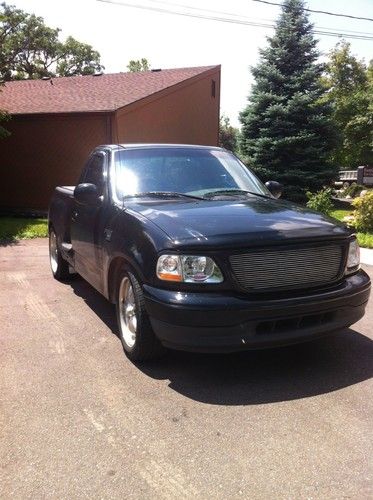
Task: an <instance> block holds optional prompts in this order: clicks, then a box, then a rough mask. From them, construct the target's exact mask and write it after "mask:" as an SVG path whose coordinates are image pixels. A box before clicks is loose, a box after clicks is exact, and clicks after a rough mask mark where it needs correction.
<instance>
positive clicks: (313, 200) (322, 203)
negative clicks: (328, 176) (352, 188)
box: [307, 188, 334, 215]
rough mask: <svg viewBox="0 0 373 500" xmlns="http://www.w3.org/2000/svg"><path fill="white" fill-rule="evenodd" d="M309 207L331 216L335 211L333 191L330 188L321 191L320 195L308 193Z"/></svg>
mask: <svg viewBox="0 0 373 500" xmlns="http://www.w3.org/2000/svg"><path fill="white" fill-rule="evenodd" d="M307 197H308V201H307V207H308V208H312V210H317V211H318V212H321V213H323V214H325V215H330V213H331V211H332V210H333V208H334V206H333V200H332V190H331V189H330V188H327V189H321V191H319V192H318V193H314V194H312V193H309V192H308V193H307Z"/></svg>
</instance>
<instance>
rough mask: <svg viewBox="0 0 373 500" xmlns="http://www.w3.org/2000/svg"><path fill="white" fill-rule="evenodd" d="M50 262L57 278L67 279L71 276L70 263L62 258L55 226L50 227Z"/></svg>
mask: <svg viewBox="0 0 373 500" xmlns="http://www.w3.org/2000/svg"><path fill="white" fill-rule="evenodd" d="M49 262H50V265H51V270H52V274H53V277H54V278H55V279H56V280H58V281H65V280H68V279H69V278H70V272H69V264H68V263H67V262H66V260H64V259H63V258H62V255H61V251H60V249H59V248H58V242H57V236H56V233H55V231H54V229H53V227H51V228H50V229H49Z"/></svg>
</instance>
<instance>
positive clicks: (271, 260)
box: [229, 245, 343, 290]
mask: <svg viewBox="0 0 373 500" xmlns="http://www.w3.org/2000/svg"><path fill="white" fill-rule="evenodd" d="M342 257H343V249H342V246H340V245H328V246H322V247H317V248H298V249H291V250H283V249H278V250H261V251H256V252H250V253H244V254H239V255H232V256H231V257H230V259H229V260H230V263H231V266H232V270H233V273H234V275H235V277H236V279H237V281H238V283H239V284H240V285H241V286H242V287H243V288H245V289H246V290H264V289H267V290H273V289H275V288H283V287H302V286H314V285H324V284H327V283H330V282H332V281H334V280H335V279H337V278H338V276H339V272H340V269H341V262H342Z"/></svg>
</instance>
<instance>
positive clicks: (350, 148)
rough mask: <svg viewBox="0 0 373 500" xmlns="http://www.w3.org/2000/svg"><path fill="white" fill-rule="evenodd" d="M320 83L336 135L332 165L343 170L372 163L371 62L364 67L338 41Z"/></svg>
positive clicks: (372, 101)
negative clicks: (328, 103) (331, 112)
mask: <svg viewBox="0 0 373 500" xmlns="http://www.w3.org/2000/svg"><path fill="white" fill-rule="evenodd" d="M324 83H325V85H326V88H327V90H328V93H327V94H326V100H327V101H329V102H330V103H331V104H332V106H333V118H334V121H335V124H336V126H337V129H338V132H339V141H338V144H337V147H336V148H335V149H334V151H333V155H332V160H333V163H334V164H335V165H337V166H339V167H344V168H356V167H358V166H359V165H366V164H373V63H372V62H371V64H370V67H369V68H367V67H366V66H365V65H364V63H363V62H362V61H359V60H358V59H357V58H356V57H355V56H354V55H352V54H351V50H350V44H349V43H347V42H346V41H342V42H340V43H338V44H337V46H336V47H335V49H334V50H333V51H332V52H331V54H330V60H329V63H328V65H327V72H326V75H325V78H324Z"/></svg>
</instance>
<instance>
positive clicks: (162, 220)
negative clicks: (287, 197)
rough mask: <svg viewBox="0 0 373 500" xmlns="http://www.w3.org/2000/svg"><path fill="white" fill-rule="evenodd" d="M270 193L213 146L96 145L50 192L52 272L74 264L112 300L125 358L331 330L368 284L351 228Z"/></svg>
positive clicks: (288, 340) (273, 342)
mask: <svg viewBox="0 0 373 500" xmlns="http://www.w3.org/2000/svg"><path fill="white" fill-rule="evenodd" d="M280 194H281V186H280V185H279V184H278V183H277V182H275V181H270V182H267V183H266V185H264V184H262V183H261V182H260V181H259V180H258V179H257V178H256V177H255V175H254V174H253V173H252V172H251V171H250V170H249V169H247V168H246V167H245V166H244V165H243V164H242V163H241V162H240V160H239V159H238V158H236V157H235V156H234V155H233V154H232V153H230V152H228V151H226V150H224V149H221V148H217V147H207V146H189V145H166V144H134V145H130V144H128V145H126V144H124V145H105V146H100V147H98V148H96V149H95V150H94V151H93V152H92V153H91V155H90V156H89V158H88V160H87V163H86V165H85V167H84V169H83V171H82V174H81V178H80V182H79V184H78V185H77V186H74V187H72V186H70V187H69V186H64V187H57V188H56V190H55V192H54V194H53V197H52V200H51V203H50V208H49V249H50V263H51V269H52V273H53V275H54V277H55V278H56V279H58V280H62V281H65V280H68V279H69V278H70V276H71V271H72V270H74V271H75V272H76V273H78V274H79V275H81V276H82V277H83V278H84V279H85V280H87V281H88V282H89V283H90V284H91V285H92V286H93V287H94V288H95V289H96V290H98V291H99V292H100V293H101V294H103V295H104V296H105V297H106V298H107V299H108V300H109V301H110V302H112V303H114V304H116V315H117V321H118V330H119V335H120V338H121V341H122V344H123V348H124V351H125V352H126V354H127V356H128V357H129V358H130V359H131V360H134V361H135V360H145V359H150V358H153V357H156V356H158V355H160V354H161V353H162V352H163V351H164V349H165V348H173V349H182V350H186V351H200V352H212V351H215V352H230V351H239V350H243V349H256V348H264V347H273V346H280V345H286V344H292V343H297V342H303V341H306V340H312V339H315V338H317V337H320V336H323V335H326V334H330V333H332V332H338V331H341V330H343V329H345V328H346V327H348V326H350V325H352V324H353V323H355V322H356V321H358V320H359V319H360V318H361V317H362V316H363V315H364V310H365V306H366V304H367V302H368V298H369V293H370V281H369V277H368V276H367V274H366V273H365V272H364V271H363V270H361V269H360V263H359V247H358V244H357V241H356V237H355V236H354V234H352V233H351V231H350V230H349V229H348V228H347V227H345V226H344V225H343V224H341V223H339V222H337V221H336V220H334V219H331V218H329V217H326V216H324V215H321V214H319V213H317V212H314V211H312V210H309V209H306V208H304V207H300V206H297V205H294V204H292V203H289V202H285V201H281V200H279V199H278V198H279V196H280Z"/></svg>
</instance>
